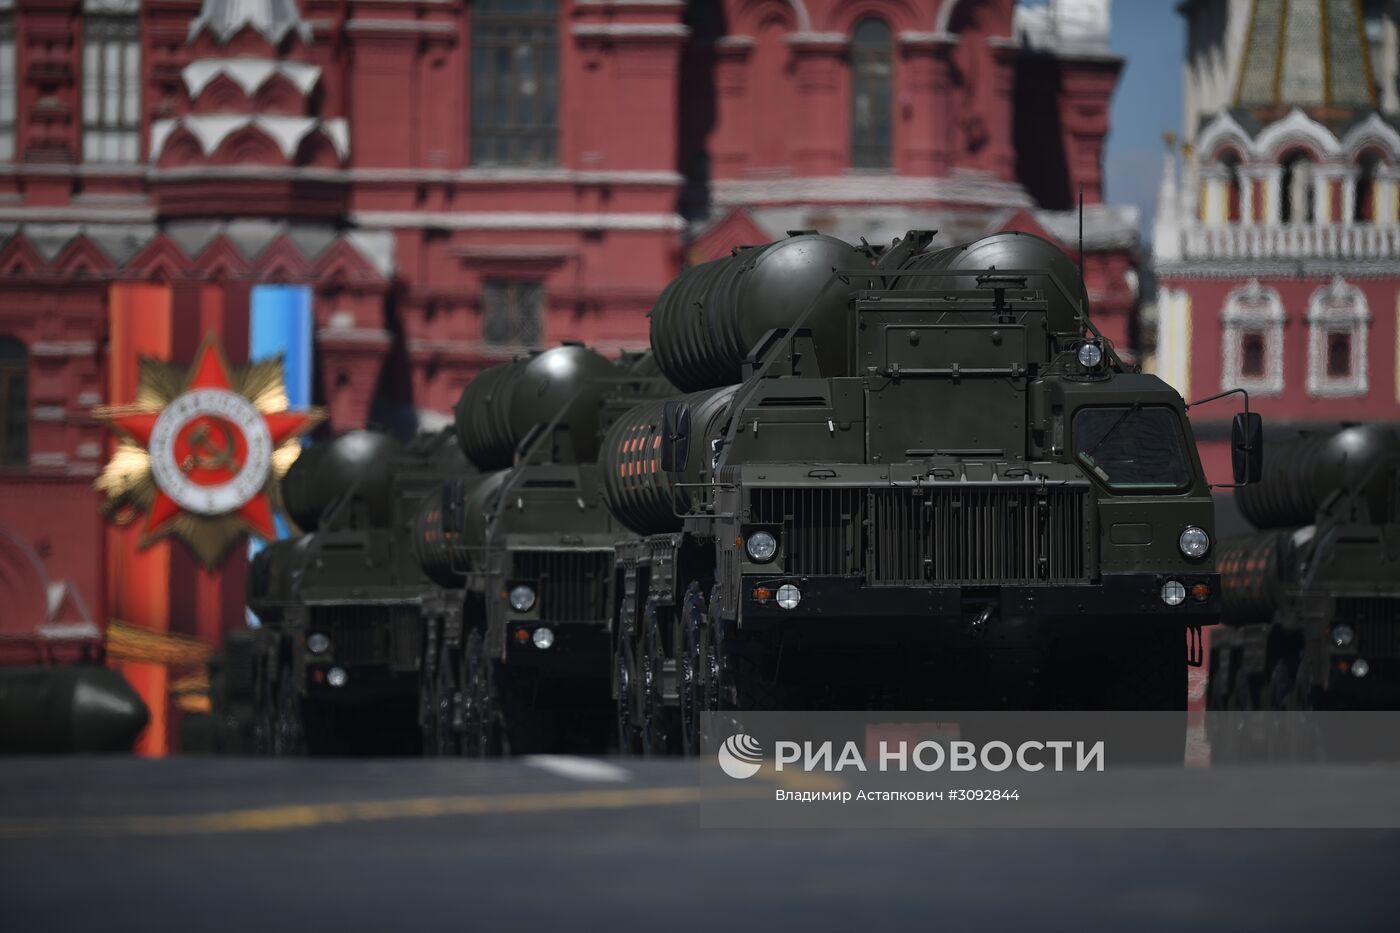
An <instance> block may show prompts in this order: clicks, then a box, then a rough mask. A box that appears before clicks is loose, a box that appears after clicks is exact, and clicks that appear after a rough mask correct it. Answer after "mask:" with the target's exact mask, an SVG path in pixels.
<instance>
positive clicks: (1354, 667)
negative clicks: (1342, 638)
mask: <svg viewBox="0 0 1400 933" xmlns="http://www.w3.org/2000/svg"><path fill="white" fill-rule="evenodd" d="M1369 673H1371V665H1370V663H1369V662H1367V660H1366V659H1365V658H1357V659H1356V660H1355V661H1352V662H1351V676H1353V677H1365V676H1366V675H1367V674H1369Z"/></svg>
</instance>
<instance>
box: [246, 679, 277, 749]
mask: <svg viewBox="0 0 1400 933" xmlns="http://www.w3.org/2000/svg"><path fill="white" fill-rule="evenodd" d="M275 697H276V684H275V683H274V682H273V681H272V674H271V673H270V672H269V671H268V665H267V664H266V662H262V663H259V664H258V665H257V669H256V670H255V671H254V673H253V728H252V746H253V754H254V755H259V756H263V757H266V756H270V755H272V754H273V736H274V735H275V734H276V732H277V712H276V701H275Z"/></svg>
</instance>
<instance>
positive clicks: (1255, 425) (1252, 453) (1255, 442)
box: [1230, 411, 1264, 485]
mask: <svg viewBox="0 0 1400 933" xmlns="http://www.w3.org/2000/svg"><path fill="white" fill-rule="evenodd" d="M1230 465H1231V466H1232V467H1233V468H1234V473H1235V484H1236V485H1244V484H1246V483H1257V482H1259V480H1260V479H1261V478H1262V477H1263V475H1264V419H1263V418H1260V417H1259V416H1258V415H1257V414H1255V413H1254V412H1252V411H1243V412H1240V413H1239V414H1237V415H1235V423H1234V424H1233V425H1232V426H1231V428H1230Z"/></svg>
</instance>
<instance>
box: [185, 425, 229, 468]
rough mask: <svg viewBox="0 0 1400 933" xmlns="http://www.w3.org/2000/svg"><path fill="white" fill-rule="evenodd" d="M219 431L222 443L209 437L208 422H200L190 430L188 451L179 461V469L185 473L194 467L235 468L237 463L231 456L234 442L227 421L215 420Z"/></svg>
mask: <svg viewBox="0 0 1400 933" xmlns="http://www.w3.org/2000/svg"><path fill="white" fill-rule="evenodd" d="M217 424H218V428H219V433H220V434H221V435H222V436H223V437H222V439H223V444H222V445H220V444H218V443H217V442H216V441H215V440H214V439H213V438H212V437H210V432H209V424H208V423H207V422H206V423H204V424H201V425H200V426H199V427H197V428H195V429H194V430H193V431H191V432H190V453H189V456H187V457H185V459H184V460H183V461H181V463H180V469H181V470H182V471H183V472H185V473H190V472H192V471H194V470H196V469H205V470H216V469H219V468H220V467H223V468H225V469H229V470H237V469H238V463H237V462H236V461H235V460H234V458H233V452H234V449H235V447H236V443H235V441H234V438H233V429H232V428H230V427H229V425H228V422H226V421H219V422H217Z"/></svg>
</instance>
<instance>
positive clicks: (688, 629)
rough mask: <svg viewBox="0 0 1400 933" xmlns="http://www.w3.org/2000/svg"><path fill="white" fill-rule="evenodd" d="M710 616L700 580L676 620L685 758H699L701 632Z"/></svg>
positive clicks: (702, 696)
mask: <svg viewBox="0 0 1400 933" xmlns="http://www.w3.org/2000/svg"><path fill="white" fill-rule="evenodd" d="M708 616H709V601H708V600H707V599H706V598H705V593H704V591H703V590H702V589H701V586H700V582H699V581H698V580H696V581H691V584H690V586H689V587H687V588H686V592H685V602H684V603H683V605H682V606H681V611H680V612H679V613H677V617H676V633H675V637H674V639H673V643H674V644H675V646H676V692H677V695H678V698H679V701H680V702H679V712H678V716H677V718H678V720H679V727H680V728H679V736H678V738H679V746H680V752H681V754H682V755H699V754H700V715H701V712H702V711H703V710H704V708H705V702H706V698H705V686H704V672H703V667H704V663H705V662H704V660H703V659H702V657H701V641H702V632H703V630H704V628H705V620H706V618H707V617H708Z"/></svg>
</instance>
